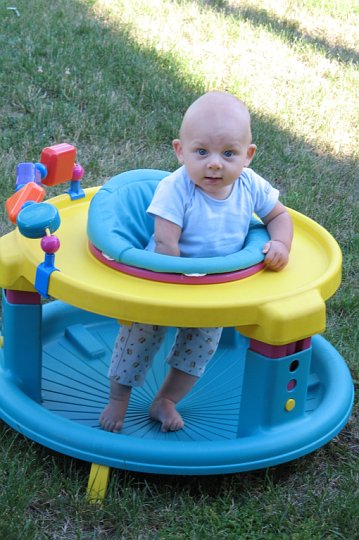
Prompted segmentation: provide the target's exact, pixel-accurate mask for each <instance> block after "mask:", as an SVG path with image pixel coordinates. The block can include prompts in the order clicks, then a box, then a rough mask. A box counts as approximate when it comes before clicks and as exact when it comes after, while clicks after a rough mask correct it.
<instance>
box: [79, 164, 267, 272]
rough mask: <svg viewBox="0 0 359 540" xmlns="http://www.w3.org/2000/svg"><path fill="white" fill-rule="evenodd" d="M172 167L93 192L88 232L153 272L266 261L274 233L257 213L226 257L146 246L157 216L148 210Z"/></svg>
mask: <svg viewBox="0 0 359 540" xmlns="http://www.w3.org/2000/svg"><path fill="white" fill-rule="evenodd" d="M168 174H170V173H168V172H166V171H160V170H155V169H137V170H133V171H127V172H124V173H121V174H119V175H117V176H114V177H113V178H111V180H109V181H108V182H107V183H106V184H104V185H103V186H102V187H101V188H100V190H99V191H98V192H97V193H96V195H95V196H94V197H93V199H92V201H91V204H90V208H89V214H88V223H87V234H88V238H89V240H90V241H91V242H92V244H93V245H94V246H95V247H96V248H97V249H99V250H100V251H102V252H103V253H104V254H105V255H107V256H109V257H111V258H112V259H114V260H115V261H118V262H121V263H123V264H127V265H129V266H136V267H138V268H145V269H146V270H152V271H154V272H169V273H178V274H194V273H198V274H217V273H225V272H233V271H235V270H241V269H243V268H248V267H250V266H253V265H255V264H257V263H260V262H262V261H263V258H264V256H263V253H262V249H263V246H264V244H265V243H266V242H267V241H268V239H269V236H268V233H267V230H266V228H265V227H264V225H263V224H262V223H261V222H260V221H258V220H257V219H255V218H253V220H252V223H251V226H250V230H249V233H248V235H247V238H246V241H245V244H244V246H243V249H241V251H238V252H236V253H232V254H231V255H226V256H224V257H206V258H184V257H172V256H169V255H161V254H159V253H152V252H149V251H146V250H145V247H146V245H147V244H148V241H149V239H150V237H151V235H152V234H153V230H154V219H153V217H151V216H149V215H147V213H146V209H147V207H148V206H149V203H150V201H151V199H152V197H153V194H154V192H155V189H156V187H157V184H158V182H159V181H160V180H161V179H162V178H164V177H165V176H167V175H168Z"/></svg>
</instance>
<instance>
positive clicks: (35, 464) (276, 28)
mask: <svg viewBox="0 0 359 540" xmlns="http://www.w3.org/2000/svg"><path fill="white" fill-rule="evenodd" d="M9 5H11V6H12V5H16V8H17V10H18V13H19V16H18V15H17V13H16V11H14V10H8V9H7V7H8V6H9ZM358 23H359V12H358V5H357V2H354V1H351V0H347V1H344V0H343V1H338V0H332V1H330V0H327V1H316V0H302V1H298V2H293V1H289V0H280V1H275V0H258V1H249V0H243V1H224V0H217V1H216V0H213V1H210V0H208V1H205V0H203V1H194V0H192V1H190V0H182V1H180V0H177V1H173V0H172V1H170V0H152V1H147V2H146V1H144V0H131V2H129V1H124V0H123V1H121V0H118V1H113V2H111V1H105V0H101V1H90V0H82V1H80V0H72V1H70V0H61V1H60V0H58V1H54V2H45V0H32V2H27V1H25V0H18V1H17V2H16V3H13V4H10V3H9V2H2V1H1V2H0V46H1V55H0V156H1V160H0V184H1V190H0V191H1V192H0V199H1V200H0V203H1V204H0V207H1V209H0V232H1V233H4V232H6V231H8V230H10V229H11V226H10V225H9V224H8V223H7V221H6V218H5V214H4V209H3V202H4V201H5V200H6V198H7V197H8V196H9V195H10V194H11V193H12V191H13V184H14V178H15V168H16V164H17V163H18V162H20V161H37V160H38V159H39V155H40V152H41V150H42V148H43V147H45V146H48V145H51V144H55V143H58V142H62V141H66V142H69V143H72V144H74V145H75V146H76V147H77V149H78V158H79V161H80V163H82V165H83V166H84V167H85V171H86V175H85V184H86V185H97V184H101V183H103V182H105V181H106V180H107V179H108V178H109V177H111V176H112V175H114V174H116V173H118V172H120V171H122V170H126V169H132V168H140V167H148V168H151V167H153V168H159V169H169V170H171V169H173V168H174V167H175V166H176V160H175V157H174V155H173V152H172V150H171V144H170V142H171V139H172V138H173V137H175V136H176V134H177V130H178V127H179V123H180V120H181V116H182V114H183V112H184V110H185V109H186V108H187V106H188V104H189V103H190V102H191V101H192V100H193V99H194V98H195V97H196V96H198V95H200V94H201V93H202V92H204V91H206V90H208V89H211V88H218V89H227V90H229V91H231V92H235V93H237V94H238V95H239V96H240V97H242V98H243V99H244V100H245V101H246V102H247V104H248V106H249V108H250V109H251V111H252V116H253V134H254V139H255V142H256V144H257V146H258V155H257V156H256V159H255V162H254V163H253V167H254V168H255V169H256V170H257V171H258V172H259V173H260V174H262V175H263V176H266V177H268V178H269V179H270V180H271V181H272V182H273V183H274V184H275V185H277V186H278V187H279V188H280V189H281V193H282V199H283V201H284V202H285V203H286V204H287V205H288V206H291V207H293V208H295V209H297V210H299V211H301V212H303V213H305V214H307V215H309V216H311V217H313V218H314V219H316V220H317V221H318V222H319V223H321V224H322V225H324V226H325V227H326V228H327V229H328V230H329V231H330V232H331V233H332V234H333V235H334V236H335V238H336V239H337V240H338V242H339V244H340V246H341V248H342V251H343V255H344V265H343V284H342V287H341V289H340V290H339V291H338V292H337V294H336V295H335V297H334V298H333V299H331V300H330V301H329V302H328V328H327V331H326V337H327V338H328V339H329V340H330V341H331V342H332V343H333V344H334V345H335V346H336V347H337V348H338V350H339V351H340V352H341V353H342V354H343V356H344V357H345V359H346V360H347V362H348V364H349V366H350V369H351V371H352V374H353V378H354V379H355V380H356V381H358V379H359V361H358V357H357V351H358V348H359V347H358V330H357V326H358V325H357V320H358V295H357V263H356V257H357V253H358V242H357V238H358V236H357V235H358V205H357V200H358V199H357V196H358V145H357V142H358V128H357V118H358V88H359V76H358V58H359V49H358V43H359V35H358V27H359V24H358ZM55 192H57V190H56V189H49V190H48V193H49V196H51V195H52V193H55ZM339 383H340V382H339ZM0 437H1V451H0V452H1V454H0V455H1V459H0V504H1V509H2V512H1V515H0V537H1V538H6V539H14V540H17V539H18V538H22V539H26V540H27V539H32V538H34V539H35V538H36V539H38V538H40V539H41V538H56V539H57V538H66V539H72V538H74V539H90V538H94V539H107V538H120V539H121V538H124V539H126V540H127V539H136V540H137V539H179V540H180V539H182V538H183V539H196V540H197V539H202V538H203V539H212V538H219V539H221V538H223V539H224V538H226V539H227V538H228V539H233V540H237V539H242V538H243V539H253V540H254V539H255V540H257V539H262V538H263V539H265V540H266V539H273V540H274V539H275V540H277V539H278V538H280V539H282V538H283V539H287V538H288V539H298V540H302V539H304V540H305V539H308V540H309V539H310V540H312V539H318V540H319V539H322V538H330V539H331V538H333V539H352V538H353V539H354V538H356V537H357V531H358V528H359V519H358V511H357V509H358V506H359V496H358V476H359V468H358V459H357V456H358V450H359V435H358V415H357V409H356V412H355V413H354V415H353V417H352V419H351V421H350V422H349V424H348V425H347V426H346V428H345V429H344V430H343V432H342V433H341V434H340V435H339V436H338V437H337V438H335V439H334V440H333V441H332V442H331V443H330V444H328V445H326V446H325V447H324V448H323V449H321V450H320V451H318V452H316V453H314V454H313V455H310V456H307V457H305V458H302V459H300V460H297V461H295V462H293V463H290V464H287V465H283V466H280V467H275V468H271V469H269V470H267V471H259V472H253V473H244V474H238V475H231V476H224V477H215V478H212V477H208V478H190V477H184V478H175V477H164V476H162V477H157V476H150V475H139V474H138V475H137V474H131V473H124V472H122V471H114V472H113V474H112V477H111V485H110V489H109V492H108V495H107V497H106V500H105V502H104V504H103V506H102V507H100V506H91V505H89V504H88V503H87V501H86V496H85V487H86V482H87V475H88V472H89V466H88V464H85V463H82V462H79V461H77V460H74V459H70V458H67V457H64V456H60V455H58V454H56V453H53V452H51V451H49V450H47V449H45V448H42V447H40V446H39V445H37V444H34V443H31V442H30V441H28V440H27V439H25V438H23V437H22V436H21V435H19V434H17V433H15V432H14V431H13V430H11V429H9V428H8V427H7V426H6V425H5V424H3V423H2V424H1V426H0Z"/></svg>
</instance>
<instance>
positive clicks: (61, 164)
mask: <svg viewBox="0 0 359 540" xmlns="http://www.w3.org/2000/svg"><path fill="white" fill-rule="evenodd" d="M75 159H76V148H75V147H74V146H72V145H71V144H67V143H62V144H56V145H55V146H48V147H47V148H44V149H43V151H42V152H41V158H40V162H41V163H42V164H43V165H45V167H46V169H47V175H46V177H45V178H44V179H43V180H42V183H43V184H45V185H46V186H54V185H56V184H62V183H64V182H69V181H71V180H72V175H73V170H74V166H75Z"/></svg>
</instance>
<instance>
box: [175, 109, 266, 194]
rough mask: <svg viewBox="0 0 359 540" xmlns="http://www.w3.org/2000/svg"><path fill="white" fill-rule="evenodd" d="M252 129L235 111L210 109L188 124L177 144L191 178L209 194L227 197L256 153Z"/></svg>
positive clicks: (180, 157)
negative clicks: (221, 112) (224, 112)
mask: <svg viewBox="0 0 359 540" xmlns="http://www.w3.org/2000/svg"><path fill="white" fill-rule="evenodd" d="M249 129H250V128H249V125H248V126H247V124H246V123H245V122H241V121H240V119H239V118H238V115H236V114H234V115H233V114H232V111H229V114H224V115H223V114H221V115H218V114H217V115H216V114H213V115H209V114H208V111H206V114H205V115H204V116H203V115H201V114H199V115H198V114H196V115H195V117H194V118H190V119H189V121H187V122H186V123H185V124H184V126H183V129H182V133H181V139H180V140H179V139H176V140H175V141H174V142H173V147H174V150H175V152H176V154H177V157H178V159H179V161H180V163H184V164H185V166H186V169H187V172H188V174H189V176H190V178H191V180H192V181H193V182H194V183H195V184H196V185H197V186H198V187H199V188H201V189H202V190H203V191H204V192H206V193H207V194H208V195H210V196H212V197H214V198H216V199H225V198H227V197H228V196H229V194H230V193H231V190H232V184H233V182H235V180H236V179H237V178H238V177H239V176H240V174H241V172H242V170H243V168H244V167H246V166H248V165H249V163H250V162H251V159H252V157H253V155H254V153H255V150H256V147H255V146H254V145H252V144H250V131H249Z"/></svg>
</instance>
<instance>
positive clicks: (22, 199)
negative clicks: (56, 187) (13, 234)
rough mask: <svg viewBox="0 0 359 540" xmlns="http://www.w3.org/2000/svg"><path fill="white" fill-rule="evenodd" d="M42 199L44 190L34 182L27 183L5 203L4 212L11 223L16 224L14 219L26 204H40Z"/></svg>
mask: <svg viewBox="0 0 359 540" xmlns="http://www.w3.org/2000/svg"><path fill="white" fill-rule="evenodd" d="M44 197H45V190H44V188H42V187H41V186H39V185H38V184H36V183H35V182H29V183H28V184H26V185H25V186H24V187H23V188H21V189H19V190H18V191H16V192H15V193H14V194H13V195H11V197H9V198H8V200H7V201H6V203H5V208H6V212H7V215H8V216H9V219H10V221H11V223H14V224H15V223H16V218H17V216H18V214H19V212H20V210H21V208H22V207H23V205H24V204H25V203H26V202H28V201H33V202H41V201H42V200H43V199H44Z"/></svg>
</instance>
